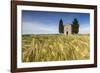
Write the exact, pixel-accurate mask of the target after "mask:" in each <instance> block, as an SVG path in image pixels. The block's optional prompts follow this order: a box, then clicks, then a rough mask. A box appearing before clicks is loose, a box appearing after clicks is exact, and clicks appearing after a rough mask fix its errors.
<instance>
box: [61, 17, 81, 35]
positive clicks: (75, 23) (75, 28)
mask: <svg viewBox="0 0 100 73" xmlns="http://www.w3.org/2000/svg"><path fill="white" fill-rule="evenodd" d="M71 26H72V34H78V32H79V22H78V20H77V18H74V20H73V22H72V25H71ZM59 33H64V25H63V20H62V19H60V21H59Z"/></svg>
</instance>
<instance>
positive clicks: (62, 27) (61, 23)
mask: <svg viewBox="0 0 100 73" xmlns="http://www.w3.org/2000/svg"><path fill="white" fill-rule="evenodd" d="M59 33H64V26H63V20H62V19H60V21H59Z"/></svg>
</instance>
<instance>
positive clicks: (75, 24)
mask: <svg viewBox="0 0 100 73" xmlns="http://www.w3.org/2000/svg"><path fill="white" fill-rule="evenodd" d="M78 32H79V23H78V20H77V18H75V19H74V21H73V24H72V33H73V34H78Z"/></svg>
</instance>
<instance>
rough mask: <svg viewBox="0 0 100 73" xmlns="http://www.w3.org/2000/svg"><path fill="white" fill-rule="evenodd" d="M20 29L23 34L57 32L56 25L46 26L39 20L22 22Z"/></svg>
mask: <svg viewBox="0 0 100 73" xmlns="http://www.w3.org/2000/svg"><path fill="white" fill-rule="evenodd" d="M49 25H50V24H49ZM22 31H23V32H22V33H23V34H57V33H58V26H57V25H53V26H52V25H51V26H48V25H46V24H45V25H44V24H42V23H39V22H32V23H31V22H23V26H22Z"/></svg>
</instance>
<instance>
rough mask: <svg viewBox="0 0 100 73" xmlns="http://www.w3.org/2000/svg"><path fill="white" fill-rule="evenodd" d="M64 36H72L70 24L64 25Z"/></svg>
mask: <svg viewBox="0 0 100 73" xmlns="http://www.w3.org/2000/svg"><path fill="white" fill-rule="evenodd" d="M64 34H65V35H70V34H72V25H71V24H66V25H64Z"/></svg>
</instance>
